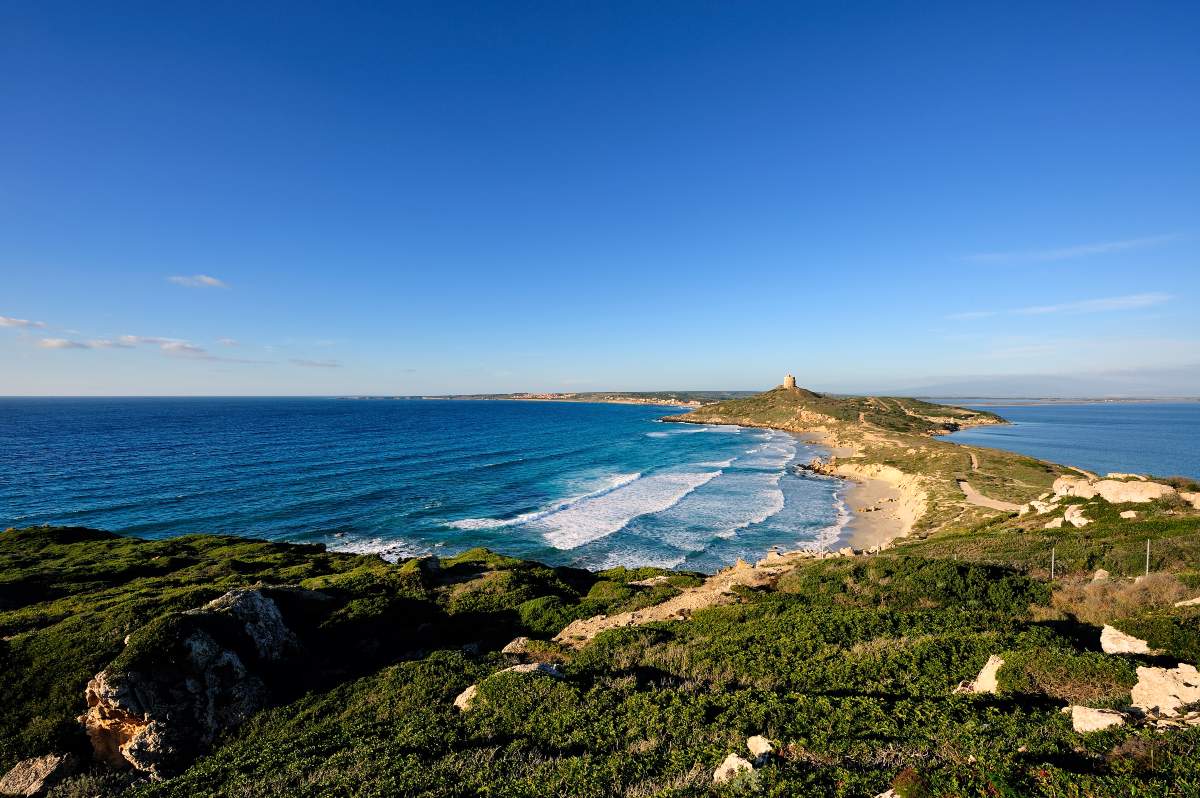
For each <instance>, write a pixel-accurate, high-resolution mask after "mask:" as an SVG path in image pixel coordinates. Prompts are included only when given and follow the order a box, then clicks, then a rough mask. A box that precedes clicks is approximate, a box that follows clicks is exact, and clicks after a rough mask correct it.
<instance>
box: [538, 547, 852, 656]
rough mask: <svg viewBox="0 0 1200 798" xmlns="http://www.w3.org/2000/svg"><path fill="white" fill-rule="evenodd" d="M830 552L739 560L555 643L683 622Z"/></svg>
mask: <svg viewBox="0 0 1200 798" xmlns="http://www.w3.org/2000/svg"><path fill="white" fill-rule="evenodd" d="M837 556H839V555H836V554H830V553H828V552H810V551H793V552H787V553H786V554H779V553H776V552H772V553H771V554H768V555H767V556H766V558H765V559H762V560H759V561H758V563H757V564H756V565H750V564H749V563H747V562H744V561H742V560H738V564H737V565H734V566H732V567H730V568H726V569H725V570H723V571H718V572H717V573H715V574H713V575H712V576H710V577H709V578H708V579H706V580H704V584H702V585H698V586H697V587H690V588H685V589H684V591H683V592H682V593H680V594H679V595H678V596H675V597H674V598H671V599H667V600H666V601H664V602H663V603H661V604H655V605H654V606H653V607H645V608H643V609H640V610H635V611H633V612H622V613H620V614H619V615H597V616H595V617H593V618H585V619H583V620H578V621H572V622H571V623H570V624H568V625H567V627H566V628H565V629H563V630H562V631H561V632H559V633H558V634H557V635H555V636H554V640H555V642H558V643H562V644H564V645H568V646H573V647H575V648H579V647H581V646H583V645H584V644H586V643H587V642H588V641H589V640H591V639H592V638H593V637H595V636H596V635H598V634H600V633H601V632H604V631H607V630H608V629H620V628H622V627H626V626H641V625H642V624H645V623H652V622H654V621H680V620H683V619H685V618H687V617H688V616H689V615H691V614H692V613H693V612H694V611H696V610H702V609H704V608H705V607H715V606H717V605H719V604H729V603H732V602H733V601H734V600H735V599H736V598H737V596H736V594H735V593H734V592H733V589H734V588H735V587H738V586H745V587H762V586H764V585H769V584H771V583H773V582H774V581H775V580H776V579H778V578H779V577H780V576H782V575H783V574H785V573H787V572H788V571H790V570H792V569H793V568H795V567H796V566H797V565H800V564H801V563H803V562H809V561H811V560H814V559H820V558H824V557H837Z"/></svg>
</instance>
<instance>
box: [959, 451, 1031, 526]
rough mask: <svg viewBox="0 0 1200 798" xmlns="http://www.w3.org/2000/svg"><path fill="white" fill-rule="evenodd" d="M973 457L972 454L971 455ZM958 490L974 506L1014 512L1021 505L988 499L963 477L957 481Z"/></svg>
mask: <svg viewBox="0 0 1200 798" xmlns="http://www.w3.org/2000/svg"><path fill="white" fill-rule="evenodd" d="M971 456H972V457H974V455H971ZM958 487H959V490H961V491H962V492H963V495H964V496H966V497H967V501H969V502H970V503H971V504H974V505H975V506H976V507H987V508H989V509H991V510H999V511H1001V512H1004V513H1015V512H1016V511H1017V510H1020V509H1021V505H1019V504H1013V503H1012V502H1002V501H1000V500H999V499H989V498H988V497H987V496H984V495H983V494H982V493H980V492H979V491H977V490H975V488H973V487H971V483H970V482H967V481H966V480H965V479H960V480H959V481H958Z"/></svg>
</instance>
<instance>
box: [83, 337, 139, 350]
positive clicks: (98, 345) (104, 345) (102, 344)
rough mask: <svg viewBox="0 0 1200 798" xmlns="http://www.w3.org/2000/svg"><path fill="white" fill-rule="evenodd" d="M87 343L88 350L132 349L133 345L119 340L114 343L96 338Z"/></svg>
mask: <svg viewBox="0 0 1200 798" xmlns="http://www.w3.org/2000/svg"><path fill="white" fill-rule="evenodd" d="M87 343H88V348H89V349H133V344H129V343H125V342H124V341H122V340H120V339H117V340H115V341H114V340H112V339H109V338H96V339H93V340H91V341H88V342H87Z"/></svg>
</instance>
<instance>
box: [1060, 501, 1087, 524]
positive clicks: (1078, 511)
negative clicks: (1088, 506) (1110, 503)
mask: <svg viewBox="0 0 1200 798" xmlns="http://www.w3.org/2000/svg"><path fill="white" fill-rule="evenodd" d="M1063 520H1064V521H1066V522H1067V523H1068V524H1070V525H1071V526H1073V527H1075V528H1076V529H1082V528H1083V527H1085V526H1087V525H1088V524H1090V523H1091V522H1092V521H1091V519H1090V518H1084V516H1083V506H1082V505H1078V504H1072V505H1071V506H1070V507H1068V508H1067V509H1066V512H1065V513H1063Z"/></svg>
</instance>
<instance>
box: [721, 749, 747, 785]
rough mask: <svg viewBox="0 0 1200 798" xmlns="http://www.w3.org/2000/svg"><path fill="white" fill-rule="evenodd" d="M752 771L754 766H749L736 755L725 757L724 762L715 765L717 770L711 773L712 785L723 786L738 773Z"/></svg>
mask: <svg viewBox="0 0 1200 798" xmlns="http://www.w3.org/2000/svg"><path fill="white" fill-rule="evenodd" d="M752 770H754V765H751V764H750V763H749V762H747V761H746V760H745V759H742V758H741V757H740V756H738V755H737V754H730V755H729V756H727V757H725V761H724V762H722V763H721V764H719V765H717V769H716V770H714V771H713V784H724V783H725V782H727V781H729V780H730V779H732V778H734V777H736V776H737V775H738V774H739V773H742V772H743V771H752Z"/></svg>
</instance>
